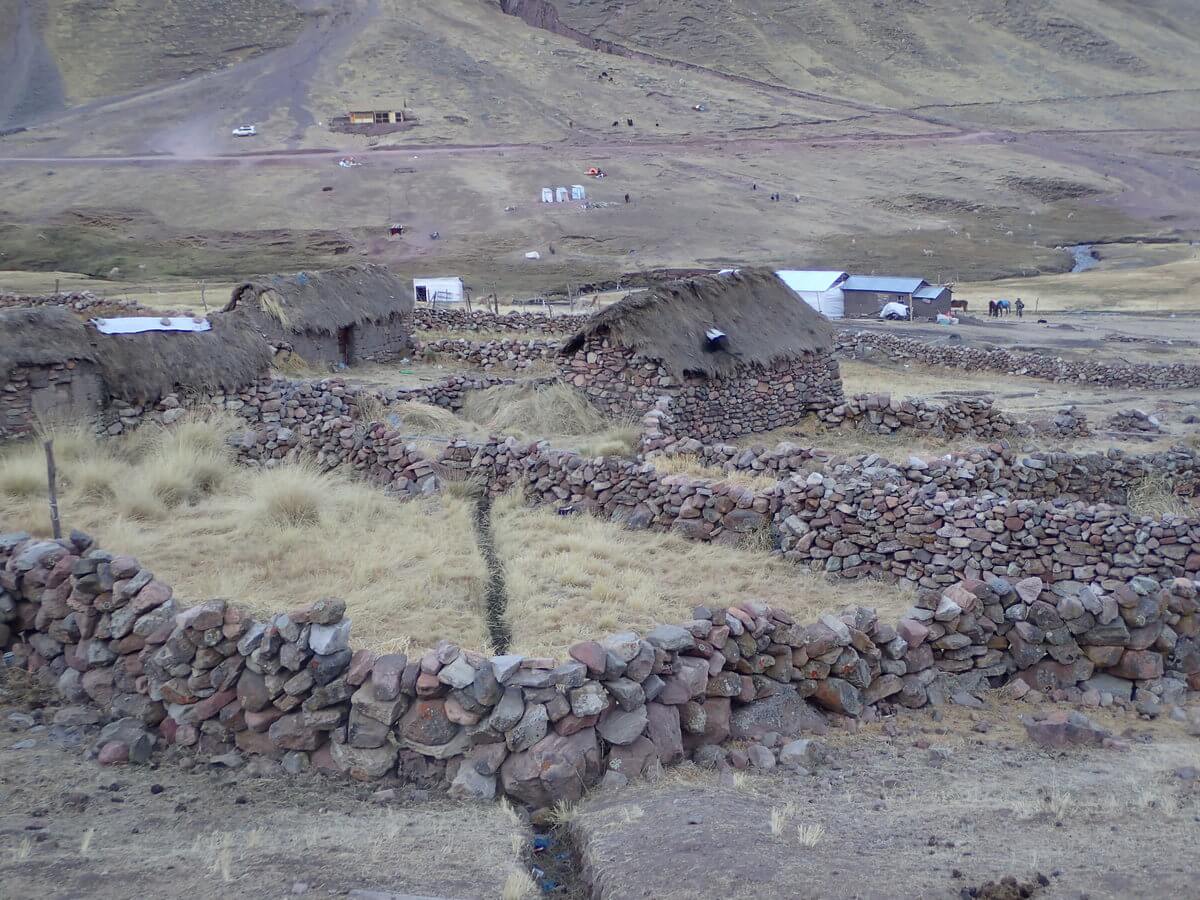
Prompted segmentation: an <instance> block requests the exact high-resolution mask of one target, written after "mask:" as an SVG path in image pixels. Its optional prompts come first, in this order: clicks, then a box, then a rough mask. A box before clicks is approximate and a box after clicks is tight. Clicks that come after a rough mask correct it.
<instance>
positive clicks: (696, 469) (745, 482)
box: [647, 453, 779, 491]
mask: <svg viewBox="0 0 1200 900" xmlns="http://www.w3.org/2000/svg"><path fill="white" fill-rule="evenodd" d="M647 462H649V463H650V465H652V466H654V468H655V469H656V470H657V471H658V472H659V473H661V474H663V475H691V476H693V477H694V478H711V479H713V480H715V481H724V482H728V483H729V484H738V485H741V486H742V487H748V488H751V489H752V490H755V491H763V490H768V489H770V488H772V487H774V486H775V485H776V484H778V483H779V482H778V480H777V479H775V478H771V477H769V476H767V475H758V474H755V473H754V472H738V471H730V472H727V471H725V470H724V469H722V468H721V467H720V466H714V465H708V464H706V463H704V462H702V461H701V460H700V458H699V457H698V456H696V455H695V454H694V453H676V454H673V455H670V456H652V457H650V458H649V459H648V460H647Z"/></svg>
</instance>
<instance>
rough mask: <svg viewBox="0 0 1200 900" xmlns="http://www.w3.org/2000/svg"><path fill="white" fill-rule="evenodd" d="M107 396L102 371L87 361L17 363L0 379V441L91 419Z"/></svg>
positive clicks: (97, 412) (98, 411)
mask: <svg viewBox="0 0 1200 900" xmlns="http://www.w3.org/2000/svg"><path fill="white" fill-rule="evenodd" d="M104 396H105V391H104V382H103V380H102V379H101V377H100V372H99V370H98V369H97V368H96V366H95V365H94V364H93V363H90V362H87V361H86V360H74V359H72V360H67V361H66V362H62V363H53V364H51V365H45V366H16V367H14V368H13V369H12V370H11V371H10V372H8V373H7V376H6V377H5V380H3V381H0V441H4V440H11V439H17V438H23V437H27V436H29V435H30V434H33V433H34V431H36V430H37V428H38V427H39V426H40V425H44V424H51V423H54V422H59V421H67V422H75V421H79V420H84V421H86V420H88V419H92V418H94V417H95V416H97V415H98V414H99V413H100V409H101V405H102V404H103V402H104Z"/></svg>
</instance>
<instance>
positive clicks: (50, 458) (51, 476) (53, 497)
mask: <svg viewBox="0 0 1200 900" xmlns="http://www.w3.org/2000/svg"><path fill="white" fill-rule="evenodd" d="M42 446H43V447H45V448H46V486H47V488H48V490H49V493H50V528H51V530H52V531H53V532H54V539H55V540H58V539H59V538H61V537H62V525H61V524H60V523H59V521H58V484H57V481H58V473H57V471H56V469H55V467H54V441H53V440H46V441H43V442H42Z"/></svg>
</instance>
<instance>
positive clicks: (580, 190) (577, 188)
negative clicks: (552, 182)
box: [571, 184, 587, 200]
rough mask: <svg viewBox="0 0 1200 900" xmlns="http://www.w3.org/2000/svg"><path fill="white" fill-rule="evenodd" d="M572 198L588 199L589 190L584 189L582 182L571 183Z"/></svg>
mask: <svg viewBox="0 0 1200 900" xmlns="http://www.w3.org/2000/svg"><path fill="white" fill-rule="evenodd" d="M571 199H572V200H586V199H587V191H586V190H585V189H584V187H583V185H582V184H573V185H571Z"/></svg>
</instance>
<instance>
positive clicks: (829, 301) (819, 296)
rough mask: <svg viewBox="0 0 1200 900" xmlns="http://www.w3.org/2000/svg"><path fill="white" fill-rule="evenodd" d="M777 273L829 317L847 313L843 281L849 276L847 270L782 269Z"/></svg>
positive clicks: (809, 302)
mask: <svg viewBox="0 0 1200 900" xmlns="http://www.w3.org/2000/svg"><path fill="white" fill-rule="evenodd" d="M775 275H776V276H777V277H778V278H779V280H780V281H782V282H783V283H784V284H786V285H787V286H788V287H789V288H791V290H792V293H794V294H796V296H798V297H799V298H800V299H801V300H803V301H804V302H805V303H807V304H808V305H809V306H811V307H812V308H813V309H815V310H816V311H817V312H819V313H820V314H821V315H823V316H825V317H826V318H827V319H840V318H842V317H843V316H844V315H845V314H846V313H845V297H844V295H843V294H842V283H843V282H844V281H845V280H846V278H847V277H848V276H847V275H846V273H845V272H833V271H826V270H815V269H780V270H778V271H776V272H775Z"/></svg>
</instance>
